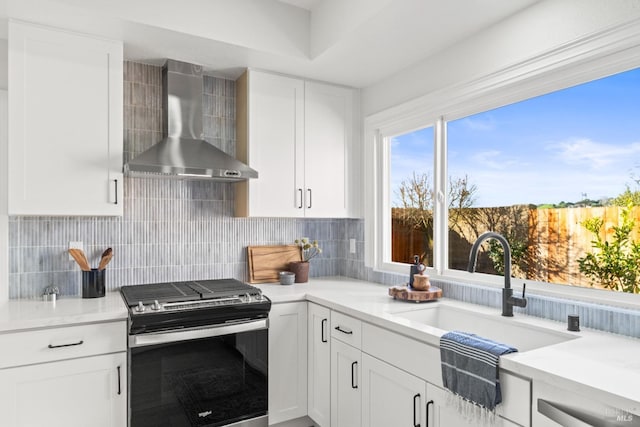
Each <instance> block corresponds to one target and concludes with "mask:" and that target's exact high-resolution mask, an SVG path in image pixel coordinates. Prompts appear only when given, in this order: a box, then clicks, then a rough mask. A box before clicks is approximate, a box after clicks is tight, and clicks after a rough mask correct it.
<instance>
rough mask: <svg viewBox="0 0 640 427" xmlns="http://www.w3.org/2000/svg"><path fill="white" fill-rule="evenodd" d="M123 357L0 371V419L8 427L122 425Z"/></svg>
mask: <svg viewBox="0 0 640 427" xmlns="http://www.w3.org/2000/svg"><path fill="white" fill-rule="evenodd" d="M126 364H127V356H126V353H115V354H108V355H102V356H93V357H84V358H81V359H75V360H65V361H62V362H52V363H41V364H37V365H30V366H23V367H19V368H10V369H5V370H1V371H0V383H1V384H2V387H1V391H0V413H1V414H2V419H3V423H6V424H5V425H7V426H13V427H30V426H33V427H36V426H48V427H56V426H59V427H86V426H87V425H88V424H90V425H91V426H92V427H122V426H125V425H127V392H126V391H127V371H126Z"/></svg>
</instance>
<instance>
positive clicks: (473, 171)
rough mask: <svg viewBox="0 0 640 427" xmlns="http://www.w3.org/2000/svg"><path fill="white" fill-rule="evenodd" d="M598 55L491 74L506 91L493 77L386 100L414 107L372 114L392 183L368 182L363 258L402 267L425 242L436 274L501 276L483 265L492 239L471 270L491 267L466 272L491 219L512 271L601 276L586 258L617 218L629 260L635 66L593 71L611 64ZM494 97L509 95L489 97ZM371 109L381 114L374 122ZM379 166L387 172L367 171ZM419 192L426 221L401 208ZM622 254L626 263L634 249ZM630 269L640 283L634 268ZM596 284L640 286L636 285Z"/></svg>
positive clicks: (635, 212)
mask: <svg viewBox="0 0 640 427" xmlns="http://www.w3.org/2000/svg"><path fill="white" fill-rule="evenodd" d="M636 61H637V60H636ZM596 62H597V61H596ZM605 62H606V60H605V59H604V57H603V59H602V63H603V64H604V63H605ZM597 63H598V64H600V62H597ZM582 66H584V64H582ZM617 66H620V65H619V64H618V65H617ZM604 69H606V66H602V67H600V68H598V67H596V66H594V67H593V69H592V70H590V71H589V72H584V70H582V71H581V72H580V73H575V75H574V76H572V75H571V73H570V70H563V71H562V72H558V73H557V74H554V75H547V76H546V77H545V78H540V76H541V75H542V73H543V71H541V72H540V74H536V75H535V76H534V77H532V78H531V80H529V81H525V82H524V84H523V83H522V82H518V81H510V82H507V83H505V85H504V87H499V88H498V89H499V90H500V91H501V92H500V93H498V92H497V91H498V89H495V91H494V92H493V93H491V91H488V92H485V93H484V94H483V95H478V96H476V97H475V98H471V99H468V100H465V99H464V96H463V95H461V93H457V97H458V98H459V99H460V104H457V105H452V104H449V103H447V101H448V99H454V98H456V96H447V94H446V93H444V91H443V93H441V94H437V96H431V97H429V99H428V100H425V101H424V103H423V104H422V105H420V104H417V103H415V104H412V105H411V108H408V107H406V106H405V107H404V108H398V109H396V111H391V112H390V113H389V115H390V116H393V114H398V113H403V114H407V112H409V114H410V116H409V117H406V118H405V119H403V118H401V117H398V116H396V117H394V118H393V120H392V119H390V118H389V117H390V116H387V117H384V116H383V115H379V117H375V118H374V119H372V120H371V122H370V123H366V125H367V126H365V128H366V129H368V130H369V133H368V135H369V137H370V138H372V140H373V141H374V143H376V142H375V141H377V144H382V145H383V148H382V149H381V150H382V151H378V153H382V157H383V158H382V159H381V158H376V157H375V155H373V156H372V164H375V165H377V169H376V167H374V168H373V171H372V172H371V175H370V176H373V177H375V178H376V179H380V180H381V181H376V179H373V180H372V181H373V182H378V184H377V185H382V186H383V187H384V188H386V190H384V191H380V189H381V187H377V188H378V190H375V189H374V191H375V193H376V194H377V197H378V198H377V199H376V201H375V211H376V212H377V214H375V215H374V216H373V221H371V222H370V224H371V226H370V228H368V234H367V239H371V240H372V242H373V244H372V245H371V246H372V247H373V249H372V250H370V251H369V252H368V253H367V258H366V260H365V262H366V263H367V265H372V266H374V268H377V269H379V270H382V271H396V272H400V273H406V272H407V271H408V270H407V266H406V263H408V262H411V260H412V257H411V255H412V254H418V255H422V254H424V256H425V261H426V262H425V263H426V264H427V265H428V266H429V267H432V269H431V274H435V275H437V276H442V277H451V278H464V279H465V280H478V278H479V277H481V278H483V279H482V280H483V281H485V283H495V284H497V285H499V284H501V283H502V280H501V277H500V278H499V277H495V280H494V279H491V277H494V276H501V273H502V267H503V266H502V252H501V247H500V246H499V245H498V244H497V242H494V243H493V244H491V242H487V243H486V244H485V245H483V248H484V250H483V252H481V254H480V258H479V263H478V268H477V271H478V272H480V273H486V274H477V275H474V276H471V275H469V273H467V272H466V268H467V264H468V257H469V249H470V247H471V244H472V243H473V241H475V239H476V238H477V236H478V235H480V234H481V233H482V232H484V231H488V230H493V231H497V232H499V233H501V234H503V235H505V236H506V237H507V239H508V240H509V241H510V244H511V247H512V253H513V255H514V259H513V266H514V269H513V270H514V271H513V274H514V275H515V277H517V278H521V279H526V281H527V283H531V282H533V283H534V285H535V283H539V284H540V285H541V286H546V287H549V286H552V284H571V285H579V286H584V287H591V286H592V285H593V284H594V283H596V282H601V281H602V276H599V275H598V272H597V271H595V270H597V265H595V263H592V265H591V267H590V268H589V266H588V265H587V263H586V261H587V258H588V255H589V254H597V253H598V252H601V249H602V247H604V245H602V246H601V247H600V248H598V247H596V246H597V245H594V244H592V242H593V241H594V239H596V240H595V241H596V242H597V238H598V236H599V237H600V240H601V241H604V239H605V236H607V235H611V234H612V233H613V227H614V226H615V227H618V229H619V230H623V229H624V228H625V227H626V229H627V236H628V239H629V241H630V242H637V243H636V245H635V246H633V247H632V246H631V245H628V246H627V248H626V249H625V252H626V253H627V254H629V253H631V252H634V251H635V252H636V257H637V259H636V260H635V265H636V266H637V265H638V261H640V206H639V205H640V160H636V159H640V122H637V120H635V118H636V117H640V102H638V101H637V100H638V99H640V69H634V70H631V71H626V72H622V73H618V74H614V75H611V76H609V77H605V78H600V79H593V78H594V77H597V76H598V74H599V75H600V76H602V75H607V74H610V72H607V71H603V70H604ZM574 72H575V70H574ZM544 73H548V70H544ZM589 73H591V75H590V78H591V79H592V80H591V81H588V82H586V83H582V82H584V81H585V80H589ZM492 78H495V76H492ZM493 81H495V80H493ZM581 81H582V82H581ZM485 83H486V84H487V86H488V85H489V83H490V82H485ZM473 84H477V85H480V86H481V85H482V84H484V83H483V82H480V83H477V82H475V83H473ZM471 85H472V84H471V83H470V84H469V86H471ZM518 85H520V86H521V87H518ZM571 85H573V86H571ZM466 89H468V87H467V88H466ZM552 89H553V90H552ZM492 90H493V89H492ZM469 92H470V93H471V92H474V91H471V90H469ZM475 92H476V93H481V92H482V91H475ZM541 93H543V95H540V94H541ZM545 93H546V94H545ZM474 96H475V95H474ZM481 96H483V98H481ZM425 99H426V97H425ZM521 99H524V101H521ZM438 102H441V105H442V106H443V107H442V108H441V109H440V105H439V104H438ZM492 104H493V106H494V107H495V106H496V105H503V106H501V107H498V108H493V109H491V106H492ZM505 104H506V105H505ZM487 107H489V108H487ZM474 110H475V111H474ZM419 114H423V120H421V119H420V117H419ZM383 117H384V118H383ZM434 117H441V119H439V120H437V119H434ZM375 120H379V123H381V125H380V126H375V125H372V122H375ZM434 123H435V124H434ZM439 126H440V127H441V128H439ZM372 129H373V130H372ZM415 129H417V130H415ZM439 129H441V130H439ZM379 147H380V146H379ZM379 149H380V148H379ZM417 149H422V150H424V153H420V154H418V153H417V152H416V151H414V150H417ZM385 153H386V155H387V157H384V156H385ZM423 154H424V155H423ZM411 160H413V162H412V161H411ZM380 168H382V169H383V173H382V174H378V173H377V172H375V171H376V170H378V171H379V169H380ZM407 182H409V183H410V184H411V185H410V186H409V187H407V186H406V185H405V188H421V189H423V191H421V193H422V194H423V195H424V197H423V198H422V199H420V198H419V197H418V198H416V199H415V200H417V201H418V202H412V203H406V201H410V198H407V197H406V192H405V200H403V198H402V197H401V195H402V191H401V189H402V188H403V183H404V184H406V183H407ZM380 196H382V197H381V198H380ZM427 196H428V197H427ZM434 196H435V197H434ZM420 200H423V206H424V207H426V209H422V210H424V211H425V212H424V218H426V221H422V223H420V222H419V221H413V225H412V222H411V219H412V216H413V217H416V216H418V215H416V212H406V211H407V210H409V211H411V210H412V209H418V208H419V207H420V205H421V202H420ZM628 202H632V204H634V206H631V207H629V206H627V204H628ZM402 211H405V212H402ZM369 218H371V217H369ZM594 218H595V220H594ZM625 218H626V222H625ZM597 220H600V221H601V223H598V221H597ZM594 221H595V222H594ZM420 224H422V225H420ZM425 224H426V227H424V226H423V225H425ZM594 224H595V225H598V224H600V225H602V228H600V229H599V231H600V233H594V231H598V230H596V227H595V225H594ZM365 225H367V224H366V223H365ZM629 225H631V226H632V227H631V228H630V227H629ZM421 226H422V229H420V227H421ZM590 227H591V228H590ZM410 228H413V230H412V233H413V234H409V229H410ZM379 230H382V231H379ZM607 230H608V232H607ZM623 231H624V230H623ZM394 234H395V235H400V236H403V237H402V238H403V239H405V240H407V236H409V235H410V236H411V237H410V238H409V239H408V240H409V241H404V242H401V244H400V243H398V242H394V241H393V238H392V236H393V235H394ZM416 234H422V239H421V238H420V237H417V236H416ZM624 238H626V237H625V236H623V240H624ZM400 248H402V249H400ZM628 261H629V263H628V264H629V265H633V262H634V259H633V258H629V259H628ZM401 263H402V264H401ZM601 267H602V266H601ZM602 269H604V268H603V267H602ZM634 274H635V277H637V278H638V279H634V280H636V284H637V283H638V280H639V279H640V271H638V272H636V273H634ZM632 275H633V274H632ZM498 279H500V280H498ZM517 282H518V281H517V280H516V282H515V283H516V284H517ZM596 287H605V288H611V289H615V290H626V291H629V290H634V291H635V292H638V290H639V289H638V287H637V285H636V287H635V288H633V289H632V288H631V287H628V289H622V288H621V287H620V286H615V287H614V286H611V285H609V286H603V285H602V284H601V283H600V284H597V285H596ZM534 289H535V287H534ZM554 292H560V291H558V290H557V289H556V290H555V291H554ZM567 292H569V291H567ZM571 292H574V291H571ZM599 297H601V295H600V294H599V296H598V298H599ZM613 300H615V301H622V300H619V299H616V298H614V299H613ZM613 300H612V301H613ZM624 301H626V300H624ZM634 301H635V300H634ZM634 304H635V303H634Z"/></svg>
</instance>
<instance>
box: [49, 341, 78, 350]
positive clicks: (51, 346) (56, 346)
mask: <svg viewBox="0 0 640 427" xmlns="http://www.w3.org/2000/svg"><path fill="white" fill-rule="evenodd" d="M82 344H84V341H83V340H80V341H78V342H72V343H71V344H59V345H51V344H49V348H62V347H73V346H76V345H82Z"/></svg>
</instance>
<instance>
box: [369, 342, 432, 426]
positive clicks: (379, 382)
mask: <svg viewBox="0 0 640 427" xmlns="http://www.w3.org/2000/svg"><path fill="white" fill-rule="evenodd" d="M426 396H427V389H426V382H425V381H424V380H422V379H420V378H418V377H414V376H413V375H411V374H409V373H407V372H405V371H402V370H400V369H398V368H396V367H395V366H391V365H389V364H388V363H385V362H382V361H381V360H378V359H376V358H374V357H372V356H369V355H368V354H366V353H363V354H362V425H365V426H370V427H388V426H418V425H420V426H425V425H426V414H425V407H426Z"/></svg>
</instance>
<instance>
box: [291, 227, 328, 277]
mask: <svg viewBox="0 0 640 427" xmlns="http://www.w3.org/2000/svg"><path fill="white" fill-rule="evenodd" d="M295 244H296V245H298V246H300V251H301V252H302V261H294V262H291V263H289V271H291V272H292V273H295V275H296V283H305V282H307V281H308V280H309V260H311V259H313V258H315V257H317V256H318V255H320V254H321V253H322V248H320V246H318V241H317V240H313V241H311V240H309V239H308V238H306V237H303V238H301V239H296V240H295Z"/></svg>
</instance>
